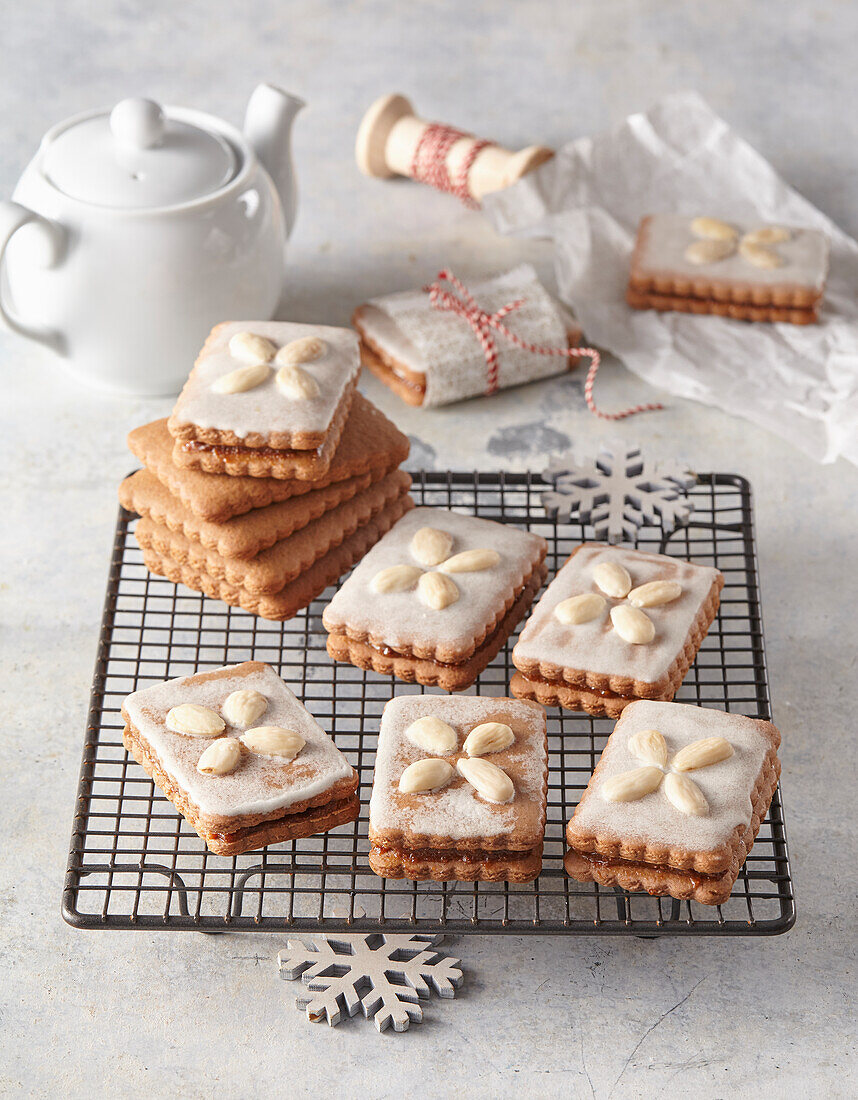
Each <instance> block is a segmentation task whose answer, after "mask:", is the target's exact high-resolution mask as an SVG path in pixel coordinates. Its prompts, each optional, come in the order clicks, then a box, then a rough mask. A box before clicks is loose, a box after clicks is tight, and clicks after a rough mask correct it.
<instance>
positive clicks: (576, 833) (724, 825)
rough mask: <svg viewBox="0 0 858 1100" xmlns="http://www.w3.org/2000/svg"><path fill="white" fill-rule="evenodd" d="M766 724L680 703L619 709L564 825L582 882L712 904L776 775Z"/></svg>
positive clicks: (735, 869)
mask: <svg viewBox="0 0 858 1100" xmlns="http://www.w3.org/2000/svg"><path fill="white" fill-rule="evenodd" d="M779 745H780V734H779V733H778V730H777V729H776V728H775V727H774V726H773V725H772V724H771V723H770V722H764V721H761V720H759V719H755V718H745V717H743V716H742V715H735V714H727V713H725V712H724V711H718V710H710V709H708V708H704V707H694V706H686V705H683V704H679V703H661V702H654V701H650V700H641V701H638V702H634V703H631V704H630V705H629V706H627V707H626V709H625V710H624V711H623V714H622V717H621V718H620V720H619V721H618V722H617V725H616V726H615V728H614V731H613V733H612V734H611V736H610V737H609V739H608V743H607V744H606V746H605V748H604V750H603V752H602V755H601V757H600V759H599V763H598V764H597V766H596V769H595V771H594V772H593V775H592V777H591V779H590V782H589V784H588V785H587V789H586V791H585V792H584V794H583V795H582V797H581V801H580V802H579V804H578V806H577V808H576V810H575V813H574V815H573V817H572V820H571V821H570V822H569V824H568V826H567V829H566V839H567V841H568V843H569V845H570V849H571V850H570V852H569V853H567V856H566V859H565V866H566V870H567V872H568V873H569V874H570V875H571V876H572V877H573V878H576V879H578V880H579V881H581V882H592V881H596V882H599V883H601V884H602V885H604V886H620V887H622V888H623V889H626V890H643V891H646V892H647V893H649V894H654V895H662V894H669V895H670V896H672V897H675V898H679V899H681V900H694V901H699V902H702V903H703V904H705V905H720V904H721V903H722V902H724V901H726V900H727V898H728V897H729V896H730V892H731V890H732V888H733V884H734V883H735V881H736V878H737V876H738V874H739V871H740V869H741V867H742V864H743V863H744V862H745V859H746V857H747V854H748V852H749V851H750V850H751V848H752V846H753V843H754V840H755V838H756V836H757V833H758V832H759V828H760V823H761V821H762V820H763V818H764V817H765V815H766V812H767V811H768V808H769V805H770V804H771V800H772V797H773V795H774V791H775V788H776V786H777V782H778V776H779V775H780V761H779V760H778V756H777V749H778V746H779Z"/></svg>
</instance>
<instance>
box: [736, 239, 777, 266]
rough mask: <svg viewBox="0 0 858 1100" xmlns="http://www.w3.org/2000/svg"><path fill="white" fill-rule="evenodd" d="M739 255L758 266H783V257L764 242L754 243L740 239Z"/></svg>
mask: <svg viewBox="0 0 858 1100" xmlns="http://www.w3.org/2000/svg"><path fill="white" fill-rule="evenodd" d="M739 255H740V256H741V257H742V259H743V260H747V261H748V263H749V264H753V265H754V267H759V268H773V267H783V263H784V259H783V257H782V256H780V255H778V253H777V252H775V250H774V249H773V248H766V246H765V245H764V244H754V243H753V242H751V241H742V243H741V244H740V245H739Z"/></svg>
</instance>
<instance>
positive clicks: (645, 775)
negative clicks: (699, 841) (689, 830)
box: [600, 730, 733, 817]
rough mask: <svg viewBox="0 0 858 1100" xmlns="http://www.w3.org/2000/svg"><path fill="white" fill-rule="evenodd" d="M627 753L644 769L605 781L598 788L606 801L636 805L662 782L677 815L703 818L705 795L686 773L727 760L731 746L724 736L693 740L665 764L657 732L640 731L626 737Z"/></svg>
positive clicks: (706, 808)
mask: <svg viewBox="0 0 858 1100" xmlns="http://www.w3.org/2000/svg"><path fill="white" fill-rule="evenodd" d="M629 751H630V752H631V754H632V755H633V756H635V757H637V759H638V760H642V761H643V762H644V767H642V768H635V769H633V770H632V771H628V772H620V774H619V775H612V776H611V777H610V778H609V779H606V780H605V782H604V783H603V784H602V786H601V788H600V794H601V796H602V798H604V799H605V801H606V802H637V801H638V800H639V799H641V798H645V797H646V796H647V795H649V794H652V793H653V792H654V791H657V790H658V788H659V787H660V786H661V785H662V783H664V793H665V794H666V795H667V799H668V801H669V802H670V803H671V804H672V805H673V806H675V807H676V809H677V810H679V811H680V813H683V814H690V815H691V816H693V817H705V816H706V815H707V814H708V813H709V803H708V802H707V801H706V796H705V795H704V794H703V791H701V790H700V788H699V787H698V786H697V784H696V783H695V782H694V780H693V779H689V777H688V776H687V775H686V774H685V773H686V772H690V771H695V770H697V769H698V768H708V767H710V766H711V765H712V764H718V763H720V762H721V761H722V760H727V759H729V757H731V756H732V755H733V746H732V745H731V744H730V742H729V741H728V740H727V739H726V738H725V737H704V738H703V739H702V740H700V741H692V743H691V744H690V745H686V746H685V747H684V748H682V749H680V750H679V752H677V753H676V754H675V755H674V757H673V759H672V760H670V761H668V753H667V744H666V742H665V740H664V737H663V736H662V735H661V734H660V733H659V731H658V730H641V731H640V732H639V733H635V734H633V735H632V736H631V737H630V738H629Z"/></svg>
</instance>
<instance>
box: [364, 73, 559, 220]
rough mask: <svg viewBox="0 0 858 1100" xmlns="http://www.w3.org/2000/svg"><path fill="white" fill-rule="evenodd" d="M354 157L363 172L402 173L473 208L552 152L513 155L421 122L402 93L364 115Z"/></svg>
mask: <svg viewBox="0 0 858 1100" xmlns="http://www.w3.org/2000/svg"><path fill="white" fill-rule="evenodd" d="M355 156H356V159H357V163H358V167H359V168H360V170H361V171H362V172H363V173H364V174H365V175H368V176H375V177H376V178H380V179H389V178H390V177H391V176H408V177H410V178H411V179H414V180H418V181H419V182H420V183H427V184H429V186H430V187H434V188H436V189H437V190H439V191H446V192H448V193H449V194H452V195H455V196H456V197H457V198H458V199H460V200H461V201H462V202H464V203H466V204H467V205H468V206H471V207H477V206H479V203H480V200H481V199H482V198H483V196H484V195H487V194H488V193H489V192H490V191H499V190H500V189H501V188H503V187H508V186H509V185H510V184H511V183H515V181H516V180H517V179H520V178H521V177H522V176H523V175H525V174H526V173H527V172H531V171H532V170H533V169H534V168H537V167H538V166H539V165H540V164H543V163H544V162H545V161H546V160H548V159H549V158H550V157H552V156H554V150H553V149H549V148H547V147H546V146H544V145H529V146H528V147H527V148H526V149H521V150H519V152H517V153H514V152H512V151H511V150H509V149H504V148H503V146H501V145H498V144H497V143H496V142H494V141H488V140H487V139H485V138H478V137H475V136H474V135H473V134H469V133H466V132H465V131H464V130H457V129H456V128H455V127H453V126H447V125H446V124H445V123H442V122H426V121H425V120H424V119H422V118H420V117H418V116H417V115H416V114H415V113H414V108H413V107H412V106H411V103H410V102H409V101H408V100H407V99H406V98H405V96H401V95H387V96H382V97H381V99H378V100H376V101H375V103H373V105H372V106H371V107H370V109H369V110H368V111H367V112H366V114H365V115H364V117H363V121H362V122H361V124H360V128H359V130H358V136H357V144H356V147H355Z"/></svg>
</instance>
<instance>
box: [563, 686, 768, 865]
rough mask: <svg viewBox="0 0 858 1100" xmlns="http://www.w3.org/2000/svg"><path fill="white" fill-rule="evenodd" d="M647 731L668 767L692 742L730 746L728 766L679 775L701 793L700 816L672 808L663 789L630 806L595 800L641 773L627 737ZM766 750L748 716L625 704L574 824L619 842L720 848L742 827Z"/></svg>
mask: <svg viewBox="0 0 858 1100" xmlns="http://www.w3.org/2000/svg"><path fill="white" fill-rule="evenodd" d="M646 729H656V730H658V731H659V732H660V733H661V734H663V735H664V739H665V741H666V742H667V751H668V766H669V761H670V759H671V758H672V757H673V756H674V755H675V754H676V753H677V751H678V750H679V749H681V748H683V746H685V745H690V744H691V742H692V741H698V740H700V739H701V738H703V737H725V738H726V739H727V740H728V741H729V742H730V744H731V745H732V747H733V755H732V756H731V757H729V758H728V759H727V760H722V761H720V762H719V763H717V764H710V765H709V766H708V767H705V768H695V769H694V770H692V771H689V772H685V773H684V774H685V775H687V776H688V778H689V779H691V780H693V782H694V783H696V784H697V786H698V787H699V788H700V790H701V791H702V792H703V794H704V795H705V797H706V801H707V802H708V803H709V813H708V814H707V815H705V816H704V817H694V816H692V815H690V814H685V813H682V812H681V811H679V810H677V809H676V808H675V807H674V806H673V805H672V804H671V803H670V801H669V800H668V798H667V795H666V794H665V793H664V783H662V784H661V786H660V787H659V788H658V789H657V790H656V791H654V792H653V793H652V794H648V795H645V796H644V797H643V798H640V799H638V800H637V801H635V802H608V801H606V800H605V799H604V798H602V797H601V795H600V793H599V788H600V787H601V785H602V784H603V783H604V782H605V780H606V779H608V778H609V777H611V776H614V775H619V774H620V773H621V772H626V771H632V770H633V769H634V768H639V767H641V763H642V761H641V760H640V759H639V758H638V757H636V756H635V755H634V754H633V753H632V752H631V750H630V749H629V739H630V738H631V737H632V736H633V735H634V734H636V733H638V732H640V731H641V730H646ZM768 748H769V742H768V740H767V739H766V738H765V737H764V736H763V734H761V733H760V731H759V728H758V725H757V722H756V721H755V720H754V719H753V718H745V717H744V716H743V715H738V714H727V713H725V712H724V711H720V710H710V709H708V708H705V707H694V706H687V705H685V704H682V703H659V702H653V701H650V700H642V701H640V702H635V703H631V704H629V706H627V707H626V708H625V710H624V711H623V713H622V716H621V717H620V719H619V721H618V722H617V725H616V726H615V728H614V732H613V733H612V734H611V736H610V738H609V739H608V743H607V745H606V746H605V749H604V752H603V753H602V761H603V766H602V768H601V770H600V772H599V775H598V777H597V778H596V779H595V780H594V781H593V784H592V786H591V787H590V794H588V796H587V798H586V799H585V800H584V801H583V802H582V803H581V805H580V806H579V807H578V809H577V810H576V811H575V817H574V821H575V825H576V827H579V828H580V829H582V830H586V831H588V832H589V831H593V832H600V833H608V834H609V835H611V836H614V837H617V838H620V839H624V840H630V839H640V840H644V841H649V842H651V843H658V844H666V845H671V846H674V847H683V848H689V849H692V850H697V851H710V850H714V849H717V848H720V847H722V846H723V845H724V844H725V843H726V842H727V841H728V840H729V839H730V837H731V836H732V834H733V831H734V829H735V828H736V826H737V825H742V826H747V825H748V823H749V822H750V820H751V813H752V806H751V793H752V791H753V789H754V784H755V782H756V779H757V775H758V774H759V771H760V767H761V765H762V763H763V760H764V758H765V755H766V752H767V750H768Z"/></svg>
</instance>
